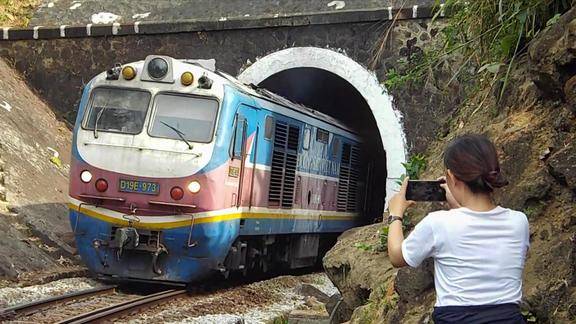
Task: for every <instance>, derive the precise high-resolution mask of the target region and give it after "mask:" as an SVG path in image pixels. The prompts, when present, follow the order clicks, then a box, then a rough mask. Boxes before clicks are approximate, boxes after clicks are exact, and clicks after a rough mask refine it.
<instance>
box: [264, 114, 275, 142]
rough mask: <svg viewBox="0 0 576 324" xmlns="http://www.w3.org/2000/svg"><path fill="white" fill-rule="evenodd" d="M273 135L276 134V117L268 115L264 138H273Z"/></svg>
mask: <svg viewBox="0 0 576 324" xmlns="http://www.w3.org/2000/svg"><path fill="white" fill-rule="evenodd" d="M272 136H274V117H272V116H270V115H268V116H266V121H265V124H264V138H265V139H267V140H271V139H272Z"/></svg>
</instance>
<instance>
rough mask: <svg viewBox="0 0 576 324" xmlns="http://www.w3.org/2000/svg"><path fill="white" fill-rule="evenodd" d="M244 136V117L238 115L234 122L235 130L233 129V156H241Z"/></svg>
mask: <svg viewBox="0 0 576 324" xmlns="http://www.w3.org/2000/svg"><path fill="white" fill-rule="evenodd" d="M245 138H246V119H245V118H244V117H242V116H238V119H237V122H236V130H235V131H234V146H233V149H232V157H233V158H242V153H243V150H244V140H245Z"/></svg>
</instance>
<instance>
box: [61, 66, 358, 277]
mask: <svg viewBox="0 0 576 324" xmlns="http://www.w3.org/2000/svg"><path fill="white" fill-rule="evenodd" d="M351 109H353V107H351ZM365 169H366V168H365V167H364V162H363V153H362V140H361V138H359V136H358V135H357V134H356V133H355V132H354V131H353V130H351V129H349V128H347V127H346V126H345V125H344V124H343V123H341V122H339V121H337V120H335V119H333V118H331V117H329V116H327V115H325V114H322V113H319V112H317V111H314V110H312V109H309V108H307V107H304V106H302V105H299V104H296V103H293V102H291V101H289V100H287V99H285V98H282V97H280V96H277V95H275V94H273V93H271V92H269V91H266V90H264V89H261V88H258V87H256V86H253V85H245V84H242V83H240V82H239V81H238V80H237V79H235V78H233V77H231V76H229V75H227V74H225V73H223V72H220V71H218V70H216V69H214V68H213V66H211V64H208V63H207V62H206V61H200V60H180V59H174V58H171V57H167V56H157V55H153V56H148V57H147V58H146V59H145V60H144V61H139V62H134V63H129V64H124V65H117V66H115V67H113V68H111V69H110V70H108V71H105V72H103V73H101V74H99V75H97V76H96V77H94V78H93V79H92V80H91V81H90V82H89V83H88V84H87V85H86V86H85V88H84V91H83V94H82V98H81V100H80V104H79V107H78V116H77V120H76V123H75V126H74V132H73V143H72V162H71V169H70V203H69V209H70V224H71V226H72V230H73V232H74V235H75V240H76V244H77V249H78V253H79V254H80V256H81V258H82V260H83V262H84V263H85V264H86V265H87V267H88V268H89V270H90V271H91V272H93V273H94V274H96V275H97V276H98V277H99V278H101V279H105V280H116V281H121V280H145V281H159V282H167V283H193V282H198V281H199V280H202V279H204V278H206V277H208V276H211V275H214V274H217V273H219V274H222V275H224V276H227V275H229V274H232V273H239V274H244V275H245V274H250V273H252V272H267V271H270V270H271V269H274V268H282V269H296V268H302V267H309V266H312V265H314V264H316V263H317V262H318V261H319V260H320V258H321V256H322V255H323V253H325V252H326V251H327V250H328V249H329V248H330V246H331V245H332V244H333V243H334V242H335V239H336V237H337V236H338V234H340V233H342V232H343V231H345V230H347V229H349V228H351V227H354V226H357V225H359V223H360V222H361V221H362V215H363V211H364V209H365V206H366V204H367V201H366V198H365V197H366V189H365V188H366V176H367V175H366V172H365V171H364V170H365Z"/></svg>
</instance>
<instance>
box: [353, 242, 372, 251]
mask: <svg viewBox="0 0 576 324" xmlns="http://www.w3.org/2000/svg"><path fill="white" fill-rule="evenodd" d="M354 247H355V248H357V249H360V250H363V251H373V250H374V247H373V246H372V245H370V244H366V243H354Z"/></svg>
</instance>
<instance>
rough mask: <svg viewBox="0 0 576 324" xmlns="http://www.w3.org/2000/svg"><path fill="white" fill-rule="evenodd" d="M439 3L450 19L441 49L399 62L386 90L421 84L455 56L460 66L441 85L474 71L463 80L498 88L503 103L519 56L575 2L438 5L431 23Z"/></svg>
mask: <svg viewBox="0 0 576 324" xmlns="http://www.w3.org/2000/svg"><path fill="white" fill-rule="evenodd" d="M442 2H443V3H444V11H445V12H446V14H447V16H448V17H449V18H448V19H447V25H446V26H445V27H444V28H442V31H441V33H440V34H439V35H440V37H442V46H441V48H440V49H438V48H433V49H427V50H426V51H425V52H424V54H423V55H420V56H419V57H409V58H408V62H401V63H399V64H398V66H399V67H400V68H398V69H396V70H389V71H388V73H387V80H386V81H385V82H384V84H385V86H386V87H387V88H388V89H395V88H399V87H401V86H405V85H407V84H412V83H413V82H414V81H418V82H421V81H422V79H423V77H424V76H425V74H426V73H427V71H429V70H431V69H433V68H435V67H438V66H439V65H440V64H442V63H443V62H444V61H445V59H446V57H447V56H448V55H450V54H455V55H454V56H460V57H462V59H463V64H460V66H459V68H458V70H457V71H455V73H454V75H453V76H452V78H451V79H450V81H448V82H447V84H445V85H444V86H447V85H449V84H450V83H451V82H452V81H453V80H454V79H456V78H458V77H461V76H462V74H463V73H462V72H463V71H468V70H471V69H473V70H474V71H476V75H474V73H472V75H470V76H467V77H468V78H473V79H475V80H481V81H490V83H491V86H494V85H495V84H502V86H501V87H500V89H499V93H498V96H499V98H502V96H503V95H504V92H505V90H506V87H507V85H508V81H509V75H510V71H511V69H512V67H513V66H514V64H515V62H516V58H517V57H518V55H519V54H521V53H523V52H525V51H526V49H527V47H528V43H529V42H530V41H531V40H532V39H533V38H534V37H536V36H537V35H538V34H540V33H541V32H542V31H543V30H545V29H546V28H549V27H550V26H551V25H553V24H555V23H556V22H558V20H559V19H560V16H561V14H562V13H564V12H566V11H567V10H568V9H570V8H571V7H572V6H573V5H574V2H575V1H574V0H499V1H494V0H474V1H470V0H445V1H440V0H436V8H437V12H436V15H435V19H436V18H437V17H438V16H439V15H440V4H441V3H442ZM476 67H480V68H478V69H476ZM469 74H470V73H469ZM462 81H465V80H462ZM437 86H441V85H437Z"/></svg>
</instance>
